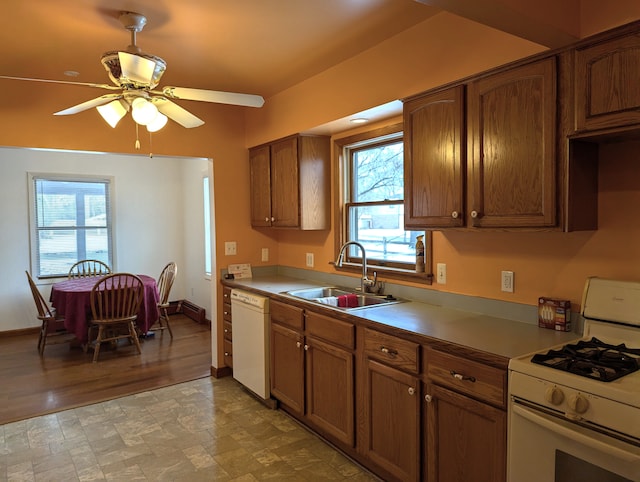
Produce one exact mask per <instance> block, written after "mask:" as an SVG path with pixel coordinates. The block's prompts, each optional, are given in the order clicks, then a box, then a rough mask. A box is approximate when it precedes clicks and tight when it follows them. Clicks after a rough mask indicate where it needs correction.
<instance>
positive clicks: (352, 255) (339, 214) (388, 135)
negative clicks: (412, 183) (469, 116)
mask: <svg viewBox="0 0 640 482" xmlns="http://www.w3.org/2000/svg"><path fill="white" fill-rule="evenodd" d="M402 127H403V126H402V124H393V125H389V126H386V127H382V128H376V129H372V130H370V131H366V132H362V133H360V134H355V135H353V136H349V137H344V138H340V139H335V141H334V167H335V171H334V172H336V173H338V175H337V176H336V182H337V184H336V188H337V189H336V192H338V193H339V197H338V198H339V201H338V202H337V203H336V212H335V219H336V220H337V221H338V222H339V229H336V230H335V254H336V257H337V254H338V252H339V250H340V247H341V246H342V245H343V244H344V243H345V242H346V241H349V239H348V236H349V234H348V233H349V219H348V216H349V209H348V208H349V206H353V205H354V204H353V203H351V202H350V201H351V200H350V199H349V197H348V196H349V192H350V191H349V190H350V189H351V182H352V179H351V172H350V171H351V156H350V153H349V148H350V147H352V146H362V145H367V144H371V145H375V144H376V143H379V140H386V139H397V138H400V139H402V134H403V132H402ZM398 202H399V201H397V200H394V201H389V202H387V203H385V202H383V203H369V204H370V205H376V204H389V205H394V204H396V205H397V204H398ZM400 202H403V201H400ZM364 204H365V205H366V204H367V203H364ZM338 222H337V223H336V227H338ZM419 234H422V232H420V233H419ZM424 235H425V236H424V244H425V272H424V273H416V271H415V262H413V263H403V262H394V261H390V262H386V261H382V262H380V261H377V260H373V259H367V265H368V266H369V270H370V271H377V273H378V274H379V275H383V276H386V277H389V278H395V279H408V280H411V281H415V282H419V283H425V284H431V282H432V280H433V272H432V271H433V270H432V239H431V232H430V231H426V232H424ZM361 267H362V257H361V253H360V250H358V249H355V248H354V249H353V250H347V252H346V253H345V262H344V263H343V268H337V269H339V270H345V271H354V272H356V271H358V270H360V269H361Z"/></svg>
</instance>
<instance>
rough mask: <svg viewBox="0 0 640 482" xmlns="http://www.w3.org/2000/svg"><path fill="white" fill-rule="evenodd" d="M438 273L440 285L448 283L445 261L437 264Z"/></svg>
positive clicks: (437, 277)
mask: <svg viewBox="0 0 640 482" xmlns="http://www.w3.org/2000/svg"><path fill="white" fill-rule="evenodd" d="M436 269H437V274H436V281H437V282H438V284H439V285H445V284H447V265H446V264H444V263H438V264H437V265H436Z"/></svg>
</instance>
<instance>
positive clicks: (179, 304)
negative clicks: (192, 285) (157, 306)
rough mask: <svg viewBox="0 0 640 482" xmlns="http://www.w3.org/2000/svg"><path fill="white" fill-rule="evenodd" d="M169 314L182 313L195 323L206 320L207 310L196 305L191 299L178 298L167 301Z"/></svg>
mask: <svg viewBox="0 0 640 482" xmlns="http://www.w3.org/2000/svg"><path fill="white" fill-rule="evenodd" d="M167 313H168V314H169V315H173V314H176V313H182V314H183V315H185V316H186V317H188V318H191V319H192V320H193V321H195V322H196V323H206V322H207V312H206V310H205V309H204V308H202V307H201V306H198V305H196V304H195V303H194V302H193V301H189V300H179V301H171V302H169V308H168V309H167Z"/></svg>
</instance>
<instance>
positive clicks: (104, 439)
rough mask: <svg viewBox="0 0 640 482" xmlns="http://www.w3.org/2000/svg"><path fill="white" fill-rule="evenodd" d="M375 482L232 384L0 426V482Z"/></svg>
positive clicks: (178, 388)
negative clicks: (143, 481)
mask: <svg viewBox="0 0 640 482" xmlns="http://www.w3.org/2000/svg"><path fill="white" fill-rule="evenodd" d="M74 480H81V481H89V480H109V481H132V480H153V481H165V480H166V481H190V482H191V481H214V480H215V481H243V482H244V481H255V480H276V481H281V480H292V481H316V480H317V481H320V480H349V481H376V480H378V479H376V478H375V477H374V476H372V475H371V474H370V473H368V472H366V471H365V470H363V469H362V468H361V467H359V466H358V465H356V464H354V463H352V462H351V461H350V460H349V459H347V458H346V457H344V456H343V455H341V454H340V453H339V452H337V451H336V450H334V449H332V448H331V447H330V446H329V445H327V444H325V443H324V442H323V441H321V440H320V439H319V438H317V437H316V436H315V435H313V434H311V433H310V432H308V431H307V430H305V429H304V428H302V427H301V426H300V425H299V424H297V423H296V422H295V421H293V420H292V419H291V418H289V417H288V416H287V415H285V414H284V413H282V412H281V411H278V410H270V409H269V408H267V407H265V406H263V405H262V404H261V403H259V402H258V401H257V400H255V399H254V398H252V397H251V396H249V395H248V394H247V393H246V392H245V391H244V389H243V388H242V387H241V386H240V385H239V384H238V383H237V382H236V381H235V380H233V379H232V378H231V377H226V378H222V379H215V378H201V379H198V380H194V381H191V382H186V383H181V384H178V385H173V386H170V387H166V388H161V389H158V390H153V391H148V392H143V393H140V394H138V395H131V396H127V397H123V398H118V399H116V400H112V401H108V402H103V403H97V404H95V405H88V406H86V407H81V408H76V409H73V410H66V411H63V412H58V413H54V414H51V415H46V416H42V417H36V418H31V419H27V420H22V421H19V422H14V423H10V424H7V425H3V426H0V481H38V482H40V481H56V482H57V481H65V482H67V481H74Z"/></svg>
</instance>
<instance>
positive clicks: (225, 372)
mask: <svg viewBox="0 0 640 482" xmlns="http://www.w3.org/2000/svg"><path fill="white" fill-rule="evenodd" d="M232 373H233V372H232V371H231V368H230V367H220V368H216V367H211V376H212V377H213V378H224V377H228V376H230V375H231V374H232Z"/></svg>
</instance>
